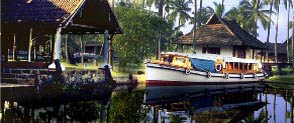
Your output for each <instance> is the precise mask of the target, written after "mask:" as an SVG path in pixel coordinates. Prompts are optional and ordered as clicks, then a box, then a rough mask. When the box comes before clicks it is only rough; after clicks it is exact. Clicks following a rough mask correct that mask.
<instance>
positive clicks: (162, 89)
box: [145, 83, 266, 122]
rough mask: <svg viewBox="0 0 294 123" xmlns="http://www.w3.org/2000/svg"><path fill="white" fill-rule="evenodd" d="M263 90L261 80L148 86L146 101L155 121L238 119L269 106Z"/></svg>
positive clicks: (232, 120) (222, 120) (221, 120)
mask: <svg viewBox="0 0 294 123" xmlns="http://www.w3.org/2000/svg"><path fill="white" fill-rule="evenodd" d="M263 91H264V85H263V84H260V83H253V84H235V85H190V86H147V93H146V95H145V96H146V99H145V104H146V105H149V106H151V107H152V108H151V109H152V111H151V113H150V115H151V117H152V119H153V122H180V121H181V122H182V121H184V122H238V121H241V120H243V119H244V118H245V117H248V115H252V113H253V112H254V111H256V110H258V109H260V108H262V107H263V106H265V105H266V104H265V103H263V102H261V101H260V100H259V99H261V97H258V93H260V92H263ZM244 109H246V110H244Z"/></svg>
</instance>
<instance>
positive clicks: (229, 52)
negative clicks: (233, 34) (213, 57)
mask: <svg viewBox="0 0 294 123" xmlns="http://www.w3.org/2000/svg"><path fill="white" fill-rule="evenodd" d="M220 54H221V55H223V56H228V57H233V47H232V46H222V47H221V49H220Z"/></svg>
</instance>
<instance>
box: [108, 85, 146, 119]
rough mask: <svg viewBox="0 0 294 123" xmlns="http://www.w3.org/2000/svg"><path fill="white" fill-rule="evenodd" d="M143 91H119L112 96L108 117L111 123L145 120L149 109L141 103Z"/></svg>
mask: <svg viewBox="0 0 294 123" xmlns="http://www.w3.org/2000/svg"><path fill="white" fill-rule="evenodd" d="M143 99H144V91H142V90H141V91H137V92H120V93H118V94H117V95H115V96H113V97H112V100H111V102H112V103H111V105H110V111H109V113H110V114H109V117H110V122H111V123H138V122H142V121H143V122H144V121H145V122H147V120H148V117H147V113H148V112H149V109H147V108H145V107H143V105H142V104H141V103H142V102H143Z"/></svg>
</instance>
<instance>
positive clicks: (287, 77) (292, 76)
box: [267, 74, 294, 84]
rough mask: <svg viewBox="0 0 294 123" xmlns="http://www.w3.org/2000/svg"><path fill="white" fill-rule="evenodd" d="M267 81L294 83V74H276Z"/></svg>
mask: <svg viewBox="0 0 294 123" xmlns="http://www.w3.org/2000/svg"><path fill="white" fill-rule="evenodd" d="M267 81H270V82H286V83H290V82H293V84H294V74H288V75H283V76H279V75H274V76H273V77H270V78H269V79H267Z"/></svg>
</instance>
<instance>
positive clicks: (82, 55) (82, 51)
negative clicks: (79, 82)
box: [79, 35, 84, 64]
mask: <svg viewBox="0 0 294 123" xmlns="http://www.w3.org/2000/svg"><path fill="white" fill-rule="evenodd" d="M79 40H80V43H81V50H80V54H81V63H82V64H84V54H83V53H84V50H83V48H84V47H83V45H84V43H83V40H82V35H79Z"/></svg>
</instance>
